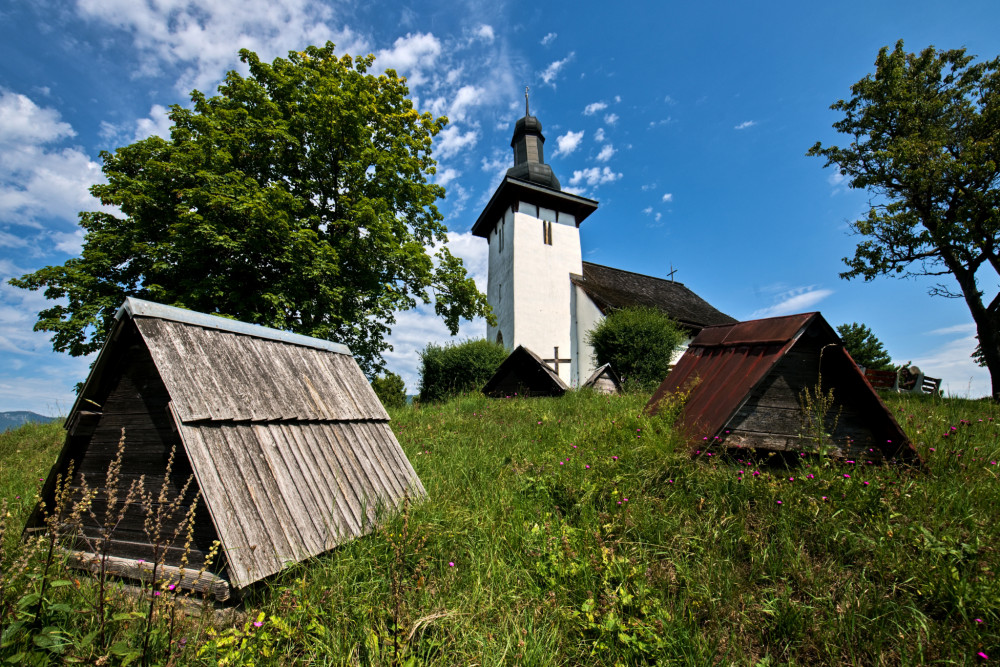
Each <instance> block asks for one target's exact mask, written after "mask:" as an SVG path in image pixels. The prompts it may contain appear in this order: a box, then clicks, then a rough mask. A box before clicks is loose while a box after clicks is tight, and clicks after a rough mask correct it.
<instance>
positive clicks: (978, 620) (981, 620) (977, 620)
mask: <svg viewBox="0 0 1000 667" xmlns="http://www.w3.org/2000/svg"><path fill="white" fill-rule="evenodd" d="M979 421H983V420H982V419H980V420H979ZM982 622H983V619H981V618H977V619H976V623H982Z"/></svg>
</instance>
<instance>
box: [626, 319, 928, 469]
mask: <svg viewBox="0 0 1000 667" xmlns="http://www.w3.org/2000/svg"><path fill="white" fill-rule="evenodd" d="M821 379H822V384H821V387H820V390H821V392H822V393H824V394H825V393H826V392H828V391H829V390H831V389H832V390H833V401H834V405H833V407H832V408H831V409H830V410H828V411H827V412H826V414H825V416H824V415H821V416H820V417H821V418H822V417H825V419H817V420H814V422H813V424H812V425H811V424H810V423H809V420H808V418H807V417H806V413H805V408H804V402H805V396H806V394H805V392H806V391H807V390H808V391H809V392H812V395H813V396H814V397H815V396H816V393H815V390H816V388H817V386H818V385H820V381H821ZM671 398H673V399H675V400H681V401H683V408H682V411H681V417H680V420H679V422H678V423H679V426H680V427H681V428H682V429H683V431H684V433H685V435H686V436H687V438H688V439H689V442H690V444H691V445H692V447H699V448H704V445H705V444H708V445H709V446H710V447H720V448H754V449H759V450H771V451H798V452H801V451H815V450H816V449H818V448H820V447H822V448H825V449H826V450H827V451H828V453H830V454H832V455H835V456H836V455H839V456H844V457H856V458H859V459H864V460H876V459H878V460H881V459H897V460H916V459H917V454H916V451H915V450H914V448H913V446H912V445H911V444H910V441H909V439H908V438H907V436H906V434H905V433H904V432H903V429H901V428H900V427H899V424H897V423H896V420H895V419H893V417H892V414H891V413H890V412H889V410H888V408H886V406H885V404H884V403H882V400H881V399H880V398H879V396H878V394H877V393H876V392H875V390H874V389H872V387H871V385H870V384H868V382H867V381H866V380H865V378H864V375H862V373H861V371H860V369H858V367H857V365H856V364H855V363H854V361H853V360H852V359H851V356H850V354H848V353H847V351H846V350H845V349H844V346H843V343H842V342H841V340H840V338H839V337H838V336H837V334H836V332H835V331H834V330H833V328H832V327H830V325H829V324H828V323H827V322H826V320H824V319H823V316H822V315H820V314H819V313H805V314H801V315H788V316H786V317H773V318H769V319H763V320H753V321H749V322H738V323H736V324H728V325H722V326H715V327H707V328H705V329H703V330H702V331H701V333H700V334H698V336H697V337H696V338H695V339H694V340H693V341H692V342H691V344H690V346H689V347H688V349H687V352H685V353H684V356H682V357H681V358H680V360H679V361H678V362H677V365H676V366H675V367H674V369H673V370H672V371H671V372H670V374H669V375H668V376H667V378H666V379H665V380H664V381H663V383H662V384H661V385H660V387H659V388H658V389H657V390H656V392H655V393H654V394H653V397H652V398H651V399H650V400H649V403H648V404H647V405H646V411H647V412H648V413H650V414H656V413H657V412H658V411H659V409H660V407H661V405H662V403H663V402H664V401H666V400H670V399H671ZM813 414H815V411H814V413H813ZM820 421H822V422H823V424H822V427H819V426H818V424H819V423H820ZM823 431H825V432H826V433H828V434H829V435H830V437H829V438H825V437H823V435H822V432H823Z"/></svg>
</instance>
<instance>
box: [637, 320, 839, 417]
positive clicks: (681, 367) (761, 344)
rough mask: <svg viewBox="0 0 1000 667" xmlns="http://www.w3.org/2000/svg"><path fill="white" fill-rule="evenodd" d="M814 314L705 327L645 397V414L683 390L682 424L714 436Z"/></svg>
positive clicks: (655, 411) (655, 410) (796, 338)
mask: <svg viewBox="0 0 1000 667" xmlns="http://www.w3.org/2000/svg"><path fill="white" fill-rule="evenodd" d="M818 315H819V313H803V314H801V315H788V316H786V317H772V318H768V319H765V320H750V321H748V322H737V323H736V324H723V325H719V326H714V327H705V328H704V329H702V330H701V333H699V334H698V335H697V336H696V337H695V339H694V340H693V341H691V344H690V345H689V346H688V349H687V352H685V353H684V356H682V357H681V358H680V360H679V361H678V362H677V365H676V366H674V369H673V370H672V371H670V374H669V375H667V378H666V379H665V380H664V381H663V383H662V384H661V385H660V386H659V388H658V389H657V390H656V393H654V394H653V397H652V398H651V399H649V403H648V404H647V405H646V410H647V412H649V413H650V414H656V413H657V412H658V411H659V407H660V403H661V402H662V401H663V399H664V398H665V397H666V396H667V395H668V394H669V395H673V394H677V393H678V392H688V394H689V395H688V398H687V402H686V403H685V404H684V423H685V425H686V427H687V429H688V430H689V432H690V433H691V435H692V437H693V436H694V435H695V434H696V433H702V434H709V435H710V436H712V435H715V433H716V432H717V431H718V430H719V429H721V428H722V427H723V426H725V424H726V422H727V421H729V418H730V417H732V416H733V415H734V414H735V413H736V411H737V410H738V409H739V407H740V404H741V403H742V402H743V400H744V399H745V398H746V397H747V396H749V395H750V392H751V391H753V389H754V387H756V386H757V385H758V384H759V383H760V382H761V380H763V379H764V377H765V376H766V375H767V373H768V371H770V370H771V369H772V368H773V367H774V365H775V364H776V363H777V362H778V360H779V359H780V358H781V357H782V356H783V355H784V354H785V353H786V352H788V350H789V349H791V347H792V345H793V344H794V343H795V341H796V340H798V338H799V336H800V335H802V332H803V331H805V329H806V328H807V327H808V326H809V324H810V323H811V322H812V321H813V319H814V318H816V317H817V316H818ZM834 340H836V334H834ZM710 431H711V433H709V432H710Z"/></svg>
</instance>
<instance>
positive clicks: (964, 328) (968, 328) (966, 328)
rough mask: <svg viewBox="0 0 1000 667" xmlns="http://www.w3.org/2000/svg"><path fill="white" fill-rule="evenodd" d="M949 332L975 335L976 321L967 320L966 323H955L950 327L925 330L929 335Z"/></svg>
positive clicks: (944, 334) (942, 334) (945, 334)
mask: <svg viewBox="0 0 1000 667" xmlns="http://www.w3.org/2000/svg"><path fill="white" fill-rule="evenodd" d="M951 334H967V335H971V336H975V335H976V323H975V322H969V323H968V324H956V325H954V326H950V327H944V328H942V329H933V330H931V331H928V332H927V335H929V336H950V335H951Z"/></svg>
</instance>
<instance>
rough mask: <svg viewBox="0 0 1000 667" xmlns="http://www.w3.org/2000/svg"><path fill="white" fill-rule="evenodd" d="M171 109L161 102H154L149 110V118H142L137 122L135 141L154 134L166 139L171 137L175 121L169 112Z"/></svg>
mask: <svg viewBox="0 0 1000 667" xmlns="http://www.w3.org/2000/svg"><path fill="white" fill-rule="evenodd" d="M168 113H170V109H168V108H166V107H165V106H163V105H160V104H154V105H153V106H152V107H151V108H150V110H149V116H148V117H147V118H140V119H139V120H137V121H136V122H135V137H134V138H133V141H140V140H141V139H146V138H147V137H151V136H153V135H154V134H155V135H156V136H158V137H162V138H164V139H170V128H171V127H173V122H171V120H170V118H169V117H168V116H167V114H168Z"/></svg>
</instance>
